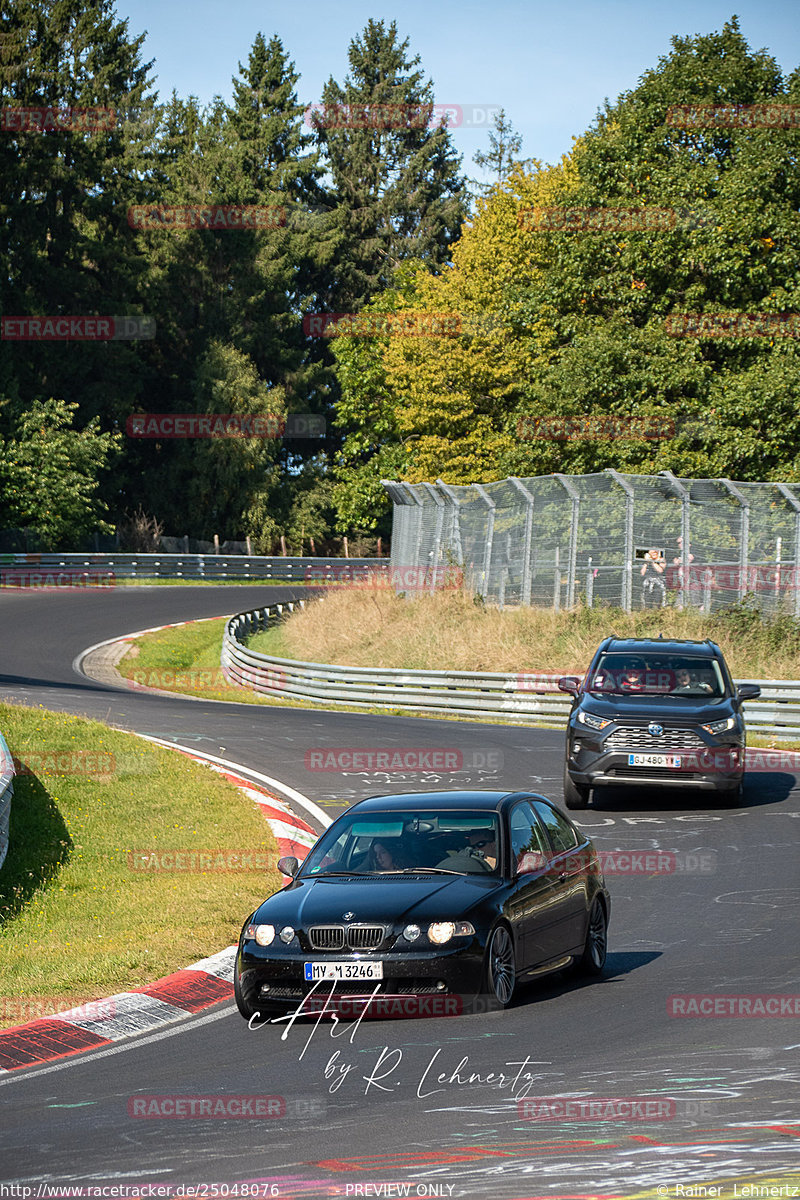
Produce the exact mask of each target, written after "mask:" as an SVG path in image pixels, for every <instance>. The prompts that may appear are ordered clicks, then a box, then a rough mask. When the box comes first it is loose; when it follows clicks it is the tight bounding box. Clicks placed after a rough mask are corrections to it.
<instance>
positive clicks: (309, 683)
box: [220, 600, 800, 739]
mask: <svg viewBox="0 0 800 1200" xmlns="http://www.w3.org/2000/svg"><path fill="white" fill-rule="evenodd" d="M304 605H305V601H303V600H299V601H297V602H296V603H289V604H273V605H269V606H268V607H266V608H258V609H252V610H251V611H249V612H244V613H237V614H236V615H235V616H233V617H231V618H230V620H229V621H228V622H227V623H226V626H225V633H224V635H223V639H222V653H221V656H220V661H221V665H222V671H223V674H224V675H225V677H226V679H228V681H229V682H230V683H232V684H234V685H238V686H241V687H249V688H252V689H253V690H254V691H256V692H261V693H262V694H264V695H270V696H273V697H276V698H280V697H281V696H286V697H291V698H292V699H296V700H306V701H310V702H311V703H314V704H327V705H331V704H334V705H336V704H346V705H352V706H355V707H358V708H386V709H397V708H403V709H409V710H411V711H412V712H420V713H446V714H451V715H453V716H457V715H459V714H463V715H465V716H471V717H502V718H503V719H504V720H513V721H520V722H524V723H525V724H527V725H532V726H534V727H540V728H551V729H552V728H554V727H555V728H559V727H563V726H565V725H566V723H567V717H568V714H569V710H570V706H571V703H572V701H571V698H570V697H569V696H567V695H565V694H564V693H563V692H559V691H558V689H557V687H556V681H557V679H558V678H559V675H558V674H549V675H548V674H541V673H535V672H533V671H519V672H516V673H504V672H500V671H496V672H495V671H491V672H488V671H412V670H404V669H399V668H382V667H342V666H337V665H335V664H332V663H313V662H300V661H297V660H295V659H289V658H276V657H273V656H271V655H267V654H259V653H257V652H256V651H254V650H249V649H248V648H247V645H246V641H247V639H248V638H249V637H251V636H252V635H253V634H254V633H258V632H260V631H261V630H264V629H266V628H267V627H268V625H269V623H270V621H275V620H281V619H282V618H283V617H284V616H285V615H286V614H288V613H290V612H293V611H294V609H295V607H297V606H299V607H304ZM736 682H737V683H756V684H758V686H759V687H760V688H761V693H762V694H761V697H760V698H759V699H758V700H748V701H747V702H746V704H745V706H744V707H745V717H746V720H747V728H748V730H749V731H750V732H751V733H760V734H765V735H768V736H772V737H775V738H778V739H780V738H784V739H787V738H800V681H798V680H791V679H789V680H786V679H738V680H736Z"/></svg>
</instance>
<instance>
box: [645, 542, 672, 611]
mask: <svg viewBox="0 0 800 1200" xmlns="http://www.w3.org/2000/svg"><path fill="white" fill-rule="evenodd" d="M666 565H667V560H666V559H665V558H664V555H663V554H662V553H661V551H660V550H656V549H655V548H654V549H652V550H648V551H647V553H646V554H645V556H644V566H643V567H642V569H641V572H640V574H641V575H642V576H643V579H642V607H643V608H663V607H664V605H665V604H666V602H667V594H666V588H665V587H664V569H665V568H666Z"/></svg>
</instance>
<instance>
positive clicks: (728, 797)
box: [558, 637, 761, 809]
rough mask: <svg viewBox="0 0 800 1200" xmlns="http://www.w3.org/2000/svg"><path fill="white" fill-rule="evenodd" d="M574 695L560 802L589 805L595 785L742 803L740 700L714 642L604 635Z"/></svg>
mask: <svg viewBox="0 0 800 1200" xmlns="http://www.w3.org/2000/svg"><path fill="white" fill-rule="evenodd" d="M558 686H559V688H560V689H561V691H562V692H569V694H570V695H571V696H573V697H574V701H573V705H572V709H571V711H570V716H569V724H568V726H567V745H566V762H565V764H564V802H565V804H566V806H567V808H573V809H574V808H586V806H587V805H588V803H589V800H590V798H591V791H592V788H594V787H599V786H603V785H605V786H614V787H620V786H634V787H639V788H647V789H648V790H649V789H650V788H652V787H659V786H660V787H671V788H684V787H686V788H694V789H698V790H704V791H708V792H714V793H716V794H717V795H718V796H719V797H720V798H721V799H723V800H725V801H728V802H733V803H738V802H739V800H740V799H741V795H742V780H743V776H744V750H745V728H744V719H743V714H742V702H743V701H744V700H755V699H756V697H757V696H759V695H760V694H761V689H760V688H759V687H757V686H756V685H755V684H741V685H740V686H739V687H736V686H735V684H734V683H733V680H732V679H731V676H730V672H729V670H728V667H727V664H726V662H725V659H724V657H723V655H722V651H721V650H720V648H719V646H717V645H716V643H714V642H712V641H704V642H692V641H677V640H676V641H666V640H665V639H662V638H655V639H650V638H615V637H609V638H606V639H605V641H604V642H602V643H601V645H600V646H599V648H598V649H597V651H596V653H595V655H594V658H593V659H592V664H591V666H590V667H589V670H588V671H587V672H586V677H585V679H584V680H583V681H582V682H581V680H580V679H579V678H578V677H577V676H575V675H565V676H563V677H562V678H561V679H559V681H558Z"/></svg>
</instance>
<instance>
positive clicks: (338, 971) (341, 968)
mask: <svg viewBox="0 0 800 1200" xmlns="http://www.w3.org/2000/svg"><path fill="white" fill-rule="evenodd" d="M303 970H304V973H305V978H306V979H307V980H308V981H309V983H317V982H318V981H319V980H320V979H324V980H329V979H332V980H336V981H344V980H348V979H355V980H359V979H383V963H382V962H307V963H303Z"/></svg>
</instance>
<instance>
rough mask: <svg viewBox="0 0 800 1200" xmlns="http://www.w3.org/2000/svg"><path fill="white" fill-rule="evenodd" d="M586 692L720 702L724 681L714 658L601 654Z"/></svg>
mask: <svg viewBox="0 0 800 1200" xmlns="http://www.w3.org/2000/svg"><path fill="white" fill-rule="evenodd" d="M586 690H587V691H589V692H599V693H601V694H603V695H614V696H671V697H674V698H675V699H676V700H680V699H690V700H719V699H721V698H722V697H723V696H724V695H725V694H726V688H725V679H724V677H723V674H722V671H721V670H720V665H719V663H718V662H717V660H716V659H715V658H699V657H697V656H694V657H690V656H689V655H687V656H686V657H680V656H676V655H674V654H658V653H650V652H649V651H648V652H647V653H645V654H621V653H616V654H604V655H602V657H601V658H600V661H599V662H598V664H597V666H596V667H595V669H594V673H593V675H592V677H591V678H590V679H589V682H588V684H587V688H586Z"/></svg>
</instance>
